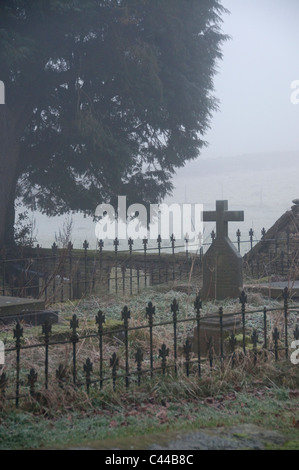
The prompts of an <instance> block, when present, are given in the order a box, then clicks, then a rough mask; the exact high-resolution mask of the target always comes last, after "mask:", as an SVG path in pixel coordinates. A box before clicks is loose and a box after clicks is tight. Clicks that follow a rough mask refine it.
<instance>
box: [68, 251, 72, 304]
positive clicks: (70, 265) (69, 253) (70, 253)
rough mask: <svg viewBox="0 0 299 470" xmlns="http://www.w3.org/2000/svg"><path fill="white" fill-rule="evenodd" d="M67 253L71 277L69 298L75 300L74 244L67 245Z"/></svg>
mask: <svg viewBox="0 0 299 470" xmlns="http://www.w3.org/2000/svg"><path fill="white" fill-rule="evenodd" d="M67 251H68V256H69V276H70V284H69V298H70V300H72V299H73V257H72V251H73V244H72V242H68V244H67Z"/></svg>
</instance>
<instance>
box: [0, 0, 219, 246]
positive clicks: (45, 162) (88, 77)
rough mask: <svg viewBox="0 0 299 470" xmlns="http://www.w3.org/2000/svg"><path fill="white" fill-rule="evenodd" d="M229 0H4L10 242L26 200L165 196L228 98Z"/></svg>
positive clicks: (3, 167) (3, 176)
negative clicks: (220, 63) (224, 49)
mask: <svg viewBox="0 0 299 470" xmlns="http://www.w3.org/2000/svg"><path fill="white" fill-rule="evenodd" d="M224 11H225V10H224V8H223V7H222V6H221V5H220V2H219V1H217V0H188V1H182V0H63V1H62V0H61V1H59V0H38V1H36V0H2V1H1V4H0V80H2V81H3V82H4V84H5V87H6V90H5V91H6V104H5V105H1V106H0V143H1V145H0V245H2V244H3V243H6V244H8V243H9V242H11V240H12V229H13V224H14V203H15V200H16V198H17V197H18V198H20V199H21V200H22V202H23V203H24V204H25V205H26V206H27V207H28V208H34V209H38V210H40V211H42V212H43V213H46V214H48V215H57V214H63V213H66V212H70V211H85V212H89V213H90V212H92V211H93V210H94V209H95V207H96V206H97V204H100V203H101V202H110V203H112V204H114V203H115V201H116V197H117V195H126V196H127V199H128V202H129V203H131V202H132V201H133V202H140V203H143V204H148V203H157V202H159V201H161V200H162V199H163V198H164V197H165V196H166V195H167V194H169V193H170V192H171V190H172V184H171V178H172V176H173V174H174V172H175V169H176V168H179V167H182V166H183V165H184V164H185V163H186V162H187V161H188V160H192V159H194V158H196V157H197V156H198V155H199V152H200V150H201V149H202V148H203V146H204V145H205V141H204V140H203V137H204V134H205V132H206V131H207V129H208V127H209V122H210V118H211V116H212V113H213V112H214V111H215V110H216V109H217V102H216V100H215V98H214V97H213V96H212V92H213V77H214V74H215V72H216V62H217V60H218V59H220V58H221V45H222V43H223V41H225V40H226V39H227V36H226V35H224V34H222V32H221V30H220V26H221V14H222V13H224Z"/></svg>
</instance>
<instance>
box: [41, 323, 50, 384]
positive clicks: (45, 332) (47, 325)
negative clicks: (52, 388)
mask: <svg viewBox="0 0 299 470" xmlns="http://www.w3.org/2000/svg"><path fill="white" fill-rule="evenodd" d="M51 330H52V324H51V322H49V321H48V320H46V321H45V323H44V324H43V326H42V333H43V335H45V389H46V390H48V378H49V341H50V334H51Z"/></svg>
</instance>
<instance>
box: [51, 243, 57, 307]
mask: <svg viewBox="0 0 299 470" xmlns="http://www.w3.org/2000/svg"><path fill="white" fill-rule="evenodd" d="M57 250H58V246H57V245H56V243H55V242H54V243H53V245H52V260H53V286H52V293H53V300H54V303H55V300H56V257H57Z"/></svg>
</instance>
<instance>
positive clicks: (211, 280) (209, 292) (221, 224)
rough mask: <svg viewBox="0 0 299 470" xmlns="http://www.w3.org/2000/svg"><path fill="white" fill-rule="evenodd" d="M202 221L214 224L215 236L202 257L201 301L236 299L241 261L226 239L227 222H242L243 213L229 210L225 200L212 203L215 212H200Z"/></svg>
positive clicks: (238, 292) (240, 280) (240, 283)
mask: <svg viewBox="0 0 299 470" xmlns="http://www.w3.org/2000/svg"><path fill="white" fill-rule="evenodd" d="M203 221H204V222H216V237H215V239H214V240H213V243H212V245H211V246H210V248H209V249H208V251H207V252H206V254H205V255H204V257H203V287H202V290H201V297H202V298H203V299H216V300H223V299H226V298H238V297H239V296H240V293H241V291H242V289H243V259H242V256H241V255H240V253H239V252H238V251H237V250H236V248H235V246H234V245H233V243H232V242H231V241H230V239H229V238H228V222H237V221H244V212H243V211H229V210H228V201H216V211H204V212H203Z"/></svg>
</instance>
